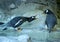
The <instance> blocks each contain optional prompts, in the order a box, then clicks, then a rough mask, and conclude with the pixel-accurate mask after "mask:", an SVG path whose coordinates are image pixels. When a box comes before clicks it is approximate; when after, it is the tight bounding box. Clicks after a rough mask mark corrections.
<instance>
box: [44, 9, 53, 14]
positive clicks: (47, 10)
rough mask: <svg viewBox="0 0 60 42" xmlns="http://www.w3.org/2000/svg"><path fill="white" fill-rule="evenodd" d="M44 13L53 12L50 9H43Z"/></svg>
mask: <svg viewBox="0 0 60 42" xmlns="http://www.w3.org/2000/svg"><path fill="white" fill-rule="evenodd" d="M44 13H45V14H51V13H53V12H52V11H51V10H49V9H46V10H45V11H44Z"/></svg>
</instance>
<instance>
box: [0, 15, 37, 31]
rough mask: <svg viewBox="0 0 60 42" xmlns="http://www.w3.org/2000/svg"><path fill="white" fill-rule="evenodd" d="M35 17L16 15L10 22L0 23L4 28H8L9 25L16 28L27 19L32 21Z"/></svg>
mask: <svg viewBox="0 0 60 42" xmlns="http://www.w3.org/2000/svg"><path fill="white" fill-rule="evenodd" d="M35 19H36V18H35V16H31V17H23V16H17V17H14V18H13V19H11V20H10V21H9V22H7V23H5V24H3V25H0V26H1V27H4V29H3V30H6V29H7V27H13V28H16V27H19V26H20V25H22V24H23V23H24V22H26V21H28V22H31V21H33V20H35Z"/></svg>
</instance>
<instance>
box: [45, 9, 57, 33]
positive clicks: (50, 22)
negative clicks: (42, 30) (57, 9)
mask: <svg viewBox="0 0 60 42" xmlns="http://www.w3.org/2000/svg"><path fill="white" fill-rule="evenodd" d="M44 13H45V14H47V16H46V20H45V24H46V25H47V27H48V31H49V33H50V32H51V31H52V29H53V28H54V26H55V25H56V24H57V18H56V16H55V14H54V13H53V12H52V11H51V10H49V9H47V10H45V11H44Z"/></svg>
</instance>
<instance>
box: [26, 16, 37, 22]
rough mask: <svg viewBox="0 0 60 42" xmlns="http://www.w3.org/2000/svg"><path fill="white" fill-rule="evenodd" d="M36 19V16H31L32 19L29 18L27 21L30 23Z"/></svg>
mask: <svg viewBox="0 0 60 42" xmlns="http://www.w3.org/2000/svg"><path fill="white" fill-rule="evenodd" d="M35 19H36V16H31V17H29V18H28V19H27V21H28V22H31V21H33V20H35Z"/></svg>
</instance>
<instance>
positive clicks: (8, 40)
mask: <svg viewBox="0 0 60 42" xmlns="http://www.w3.org/2000/svg"><path fill="white" fill-rule="evenodd" d="M28 40H29V36H28V35H26V34H24V35H20V36H18V37H14V36H10V37H5V36H0V42H28Z"/></svg>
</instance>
